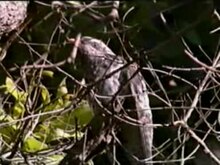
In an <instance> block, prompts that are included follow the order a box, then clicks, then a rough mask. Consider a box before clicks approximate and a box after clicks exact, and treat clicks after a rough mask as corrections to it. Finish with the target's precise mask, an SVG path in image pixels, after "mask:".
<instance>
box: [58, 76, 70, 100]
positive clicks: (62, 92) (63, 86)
mask: <svg viewBox="0 0 220 165" xmlns="http://www.w3.org/2000/svg"><path fill="white" fill-rule="evenodd" d="M67 93H68V89H67V87H66V77H65V78H64V79H63V80H62V81H61V83H60V84H59V87H58V89H57V97H58V98H59V97H61V96H64V95H66V94H67Z"/></svg>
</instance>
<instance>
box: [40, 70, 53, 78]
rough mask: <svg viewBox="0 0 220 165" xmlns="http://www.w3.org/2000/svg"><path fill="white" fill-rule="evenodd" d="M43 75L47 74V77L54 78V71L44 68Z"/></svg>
mask: <svg viewBox="0 0 220 165" xmlns="http://www.w3.org/2000/svg"><path fill="white" fill-rule="evenodd" d="M42 75H43V76H45V77H50V78H53V76H54V72H53V71H50V70H43V72H42Z"/></svg>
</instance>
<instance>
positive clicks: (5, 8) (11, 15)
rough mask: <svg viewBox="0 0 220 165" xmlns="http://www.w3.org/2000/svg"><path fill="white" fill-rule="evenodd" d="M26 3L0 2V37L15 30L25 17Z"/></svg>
mask: <svg viewBox="0 0 220 165" xmlns="http://www.w3.org/2000/svg"><path fill="white" fill-rule="evenodd" d="M27 6H28V1H0V37H1V36H2V35H3V34H8V33H9V32H11V31H12V30H15V29H16V28H17V27H18V26H19V25H20V24H21V23H22V22H23V21H24V19H25V18H26V16H27Z"/></svg>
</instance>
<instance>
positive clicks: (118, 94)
mask: <svg viewBox="0 0 220 165" xmlns="http://www.w3.org/2000/svg"><path fill="white" fill-rule="evenodd" d="M69 41H70V42H71V43H73V44H76V42H77V41H78V42H77V45H76V46H77V55H76V57H74V58H76V60H75V63H79V67H82V70H83V77H84V79H85V82H86V84H88V85H90V87H91V88H89V90H90V92H89V94H88V96H87V100H88V102H89V105H90V106H91V107H92V109H93V111H94V114H95V115H94V118H93V119H92V121H91V123H93V124H91V125H90V126H91V127H95V128H91V129H90V131H91V132H92V133H93V134H97V130H98V131H99V132H101V130H104V129H105V128H107V127H109V126H110V127H111V126H112V128H114V129H116V131H115V136H113V137H112V139H114V138H116V139H117V141H116V143H118V144H119V145H118V146H120V147H117V148H119V151H118V152H117V149H116V159H117V160H118V161H119V162H120V163H121V164H125V163H127V164H131V165H143V164H145V165H146V164H147V165H150V164H151V162H150V161H151V157H152V145H153V127H152V124H153V121H152V112H151V109H150V105H149V98H148V93H147V87H146V82H145V79H144V77H143V76H142V74H141V73H140V70H139V69H138V68H139V67H138V64H137V63H129V62H126V60H125V59H124V58H123V57H121V56H117V55H116V54H115V53H114V52H113V51H112V50H111V49H110V48H109V47H108V46H107V45H106V44H105V43H104V42H103V41H101V40H99V39H96V38H93V37H90V36H82V37H80V38H79V40H76V39H74V38H73V39H70V40H69ZM94 123H95V124H94ZM97 124H98V125H99V126H97ZM97 127H98V129H97ZM94 131H96V133H94ZM110 132H112V130H111V131H110ZM87 140H88V138H87ZM96 141H98V140H96ZM97 143H98V142H97ZM109 144H110V143H109ZM109 144H108V145H109ZM79 146H80V145H75V146H73V148H72V150H74V147H75V148H78V147H79ZM121 151H123V152H121ZM76 153H78V152H76V151H72V152H71V151H70V152H69V153H68V154H67V156H66V157H65V158H64V159H63V161H62V163H60V165H64V164H68V163H64V162H68V161H69V164H70V163H74V164H77V163H76V162H74V161H73V160H72V161H71V159H72V158H71V154H76ZM121 153H123V154H121ZM112 155H114V154H112ZM122 155H126V156H124V158H123V159H121V157H123V156H122ZM72 157H73V156H72ZM120 159H121V160H120ZM125 159H126V160H125Z"/></svg>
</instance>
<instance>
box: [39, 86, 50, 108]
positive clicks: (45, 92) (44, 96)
mask: <svg viewBox="0 0 220 165" xmlns="http://www.w3.org/2000/svg"><path fill="white" fill-rule="evenodd" d="M40 88H41V97H42V102H43V104H48V103H50V93H49V91H48V90H47V88H46V87H45V86H43V85H41V86H40Z"/></svg>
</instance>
